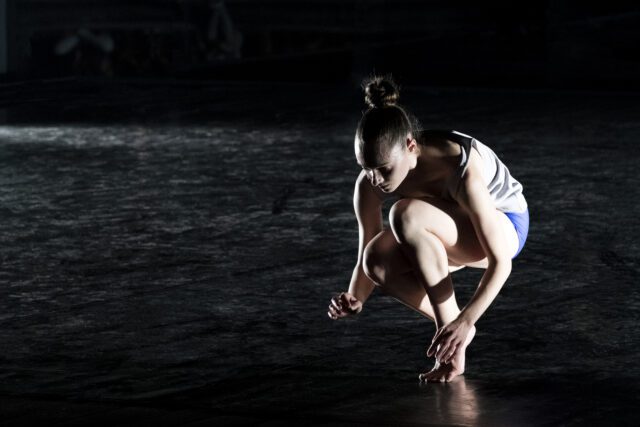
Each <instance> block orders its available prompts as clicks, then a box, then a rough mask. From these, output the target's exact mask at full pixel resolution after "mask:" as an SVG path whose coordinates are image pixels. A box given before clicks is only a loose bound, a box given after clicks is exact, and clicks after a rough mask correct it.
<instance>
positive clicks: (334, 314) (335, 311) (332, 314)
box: [327, 305, 346, 320]
mask: <svg viewBox="0 0 640 427" xmlns="http://www.w3.org/2000/svg"><path fill="white" fill-rule="evenodd" d="M327 314H328V315H329V317H330V318H332V319H333V320H336V319H337V318H339V317H344V316H346V314H344V312H343V311H341V310H338V309H336V308H335V307H334V306H332V305H330V306H329V312H328V313H327Z"/></svg>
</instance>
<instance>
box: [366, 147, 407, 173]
mask: <svg viewBox="0 0 640 427" xmlns="http://www.w3.org/2000/svg"><path fill="white" fill-rule="evenodd" d="M357 151H358V152H357V153H356V159H357V162H358V164H359V165H360V166H362V167H363V168H368V169H376V168H379V167H382V166H385V165H387V164H389V163H392V162H393V160H394V159H395V157H396V152H397V150H395V149H394V150H391V152H388V151H387V152H384V151H381V150H376V149H372V148H370V147H367V148H365V149H364V150H363V151H361V150H357Z"/></svg>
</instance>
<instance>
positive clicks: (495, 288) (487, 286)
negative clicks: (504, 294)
mask: <svg viewBox="0 0 640 427" xmlns="http://www.w3.org/2000/svg"><path fill="white" fill-rule="evenodd" d="M510 274H511V263H502V264H501V263H495V264H490V265H489V267H488V268H487V269H486V270H485V273H484V275H483V276H482V279H480V284H479V285H478V288H477V289H476V292H475V293H474V294H473V297H471V299H470V300H469V303H468V304H467V305H466V306H465V307H464V308H463V309H462V311H461V312H460V315H459V316H458V317H461V318H464V319H466V320H467V321H468V322H469V323H471V324H472V325H473V324H475V323H476V322H477V321H478V319H479V318H480V316H482V315H483V314H484V312H485V311H486V310H487V309H488V308H489V306H490V305H491V303H492V302H493V300H494V299H495V298H496V296H497V295H498V293H499V292H500V289H502V286H503V285H504V283H505V282H506V281H507V278H508V277H509V275H510Z"/></svg>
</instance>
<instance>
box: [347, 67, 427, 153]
mask: <svg viewBox="0 0 640 427" xmlns="http://www.w3.org/2000/svg"><path fill="white" fill-rule="evenodd" d="M362 89H363V91H364V93H365V98H364V100H365V103H366V105H367V106H368V109H367V110H366V111H364V113H363V114H362V118H361V119H360V122H359V123H358V128H357V130H356V143H357V144H358V147H359V148H360V150H361V151H362V152H363V151H364V146H365V145H369V144H378V145H377V149H378V150H379V151H381V152H384V153H389V152H391V150H392V149H393V148H394V146H395V145H396V144H400V143H403V142H404V140H405V138H406V136H407V134H408V133H409V132H411V134H412V136H413V137H414V138H415V137H416V131H418V130H419V129H420V123H419V122H418V120H417V119H416V117H415V116H413V115H412V114H411V113H409V112H408V111H407V110H406V109H405V108H404V107H402V106H401V105H400V104H398V99H399V98H400V86H399V85H398V84H396V82H395V81H394V80H393V77H392V76H391V75H390V74H387V75H384V76H377V75H371V76H369V77H367V78H365V79H364V80H363V81H362Z"/></svg>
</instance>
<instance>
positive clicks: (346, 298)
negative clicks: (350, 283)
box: [327, 292, 362, 320]
mask: <svg viewBox="0 0 640 427" xmlns="http://www.w3.org/2000/svg"><path fill="white" fill-rule="evenodd" d="M361 311H362V303H361V302H360V301H358V299H357V298H356V297H354V296H353V295H351V294H350V293H349V292H342V293H340V294H338V295H336V296H334V297H333V298H331V304H330V305H329V311H328V313H327V314H328V315H329V317H330V318H332V319H333V320H336V319H338V318H340V317H345V316H349V315H350V314H358V313H360V312H361Z"/></svg>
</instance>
